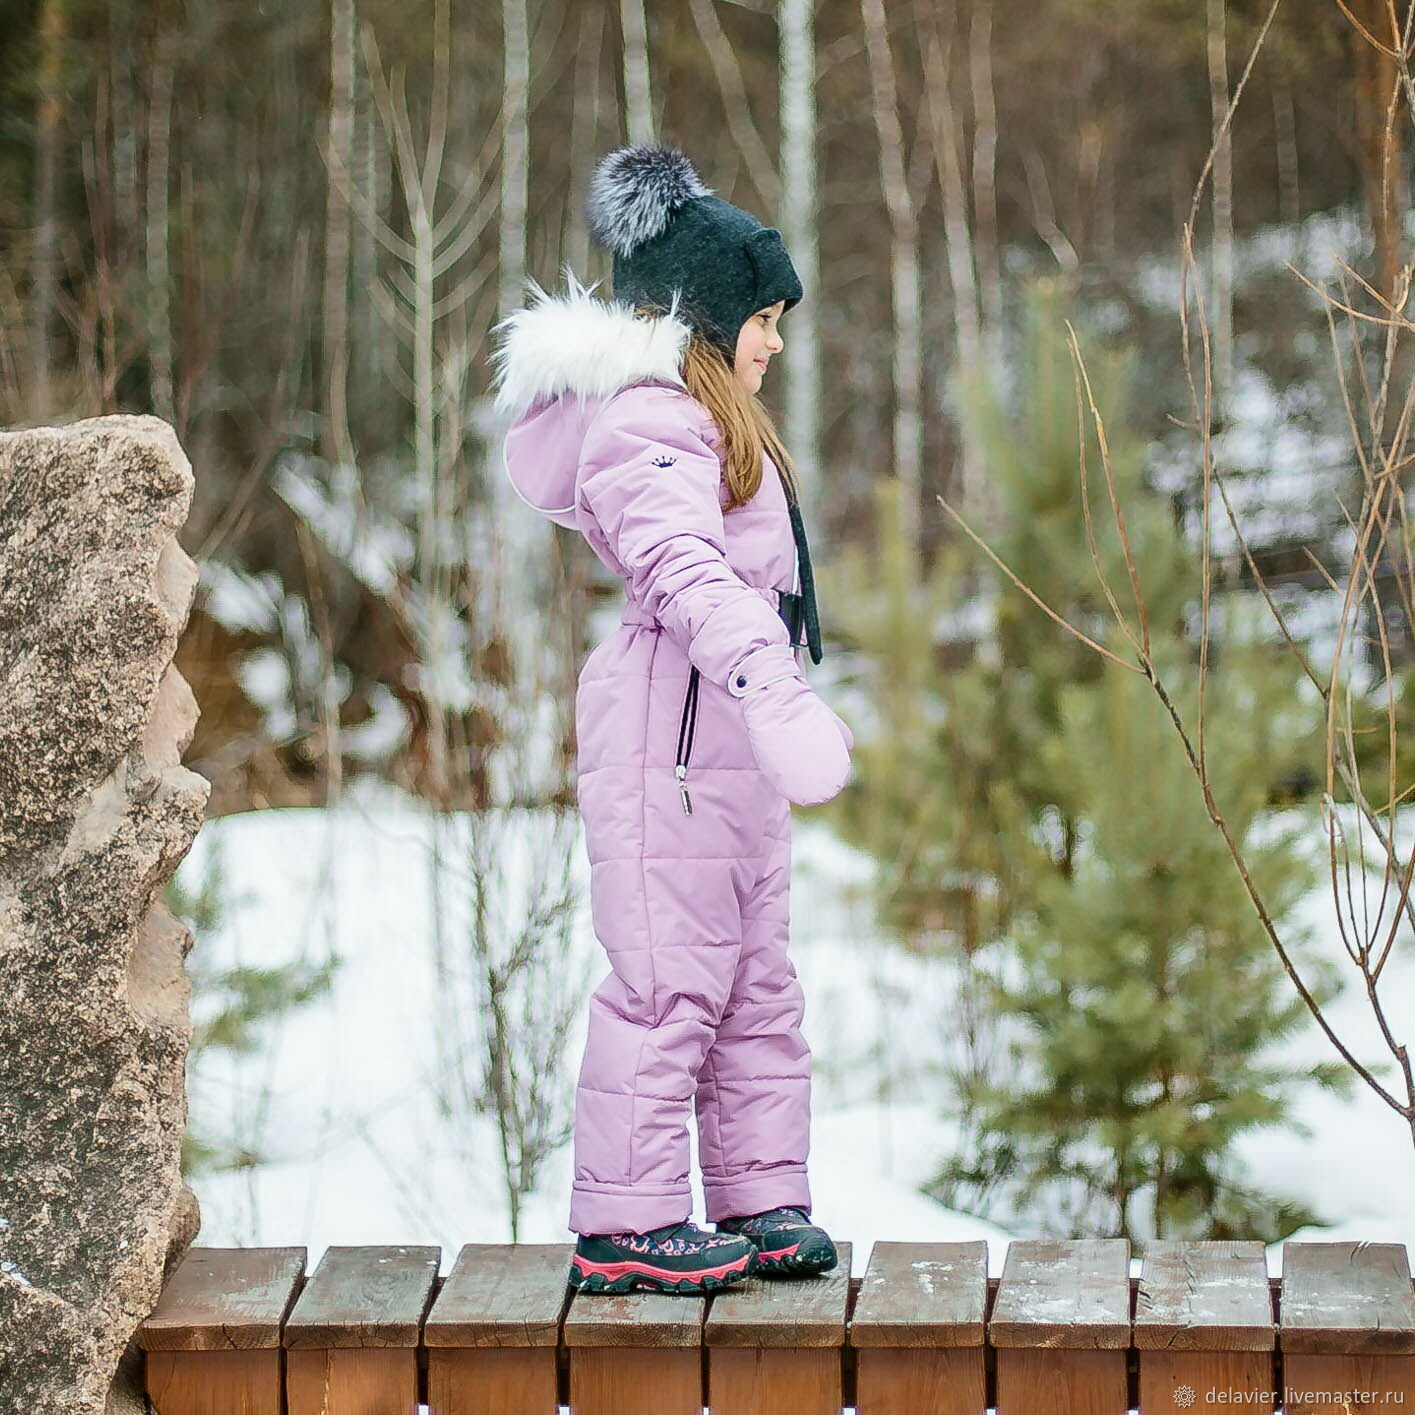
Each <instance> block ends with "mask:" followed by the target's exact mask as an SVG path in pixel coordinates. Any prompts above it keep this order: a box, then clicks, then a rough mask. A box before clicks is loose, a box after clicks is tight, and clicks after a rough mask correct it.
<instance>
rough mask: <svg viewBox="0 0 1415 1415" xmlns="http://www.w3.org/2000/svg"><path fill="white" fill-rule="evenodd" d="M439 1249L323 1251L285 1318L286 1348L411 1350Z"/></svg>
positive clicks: (399, 1247)
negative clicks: (317, 1263) (403, 1348)
mask: <svg viewBox="0 0 1415 1415" xmlns="http://www.w3.org/2000/svg"><path fill="white" fill-rule="evenodd" d="M441 1257H442V1249H441V1248H436V1247H417V1246H406V1245H401V1244H400V1245H395V1246H391V1247H377V1248H370V1247H341V1246H335V1247H330V1248H327V1249H325V1252H324V1256H323V1257H322V1258H321V1259H320V1260H319V1266H318V1267H317V1268H316V1269H315V1270H314V1275H313V1276H312V1277H311V1278H310V1280H309V1281H308V1282H307V1283H306V1284H305V1286H304V1290H303V1291H302V1292H301V1293H300V1296H299V1299H298V1300H297V1301H296V1303H295V1306H294V1309H293V1310H292V1311H291V1313H290V1315H289V1316H288V1317H287V1318H286V1319H285V1337H284V1345H285V1348H286V1349H287V1350H293V1349H296V1348H300V1349H306V1350H308V1349H314V1348H321V1349H323V1348H340V1347H380V1346H387V1347H402V1346H416V1345H417V1344H418V1334H419V1331H420V1329H421V1326H422V1319H423V1314H424V1313H425V1312H426V1310H427V1307H428V1302H429V1300H430V1299H431V1297H432V1289H433V1285H434V1283H435V1281H436V1279H437V1267H438V1263H439V1262H440V1260H441Z"/></svg>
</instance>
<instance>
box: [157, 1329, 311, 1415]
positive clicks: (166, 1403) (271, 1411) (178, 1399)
mask: <svg viewBox="0 0 1415 1415" xmlns="http://www.w3.org/2000/svg"><path fill="white" fill-rule="evenodd" d="M143 1364H144V1373H143V1378H144V1381H145V1383H146V1386H147V1398H148V1400H149V1401H151V1403H152V1408H153V1409H154V1410H155V1411H156V1412H157V1415H285V1412H284V1408H283V1405H282V1403H281V1396H280V1349H279V1347H275V1346H272V1347H269V1348H266V1349H261V1350H255V1351H206V1350H203V1351H164V1350H161V1349H158V1350H155V1351H148V1352H146V1353H145V1354H144V1357H143Z"/></svg>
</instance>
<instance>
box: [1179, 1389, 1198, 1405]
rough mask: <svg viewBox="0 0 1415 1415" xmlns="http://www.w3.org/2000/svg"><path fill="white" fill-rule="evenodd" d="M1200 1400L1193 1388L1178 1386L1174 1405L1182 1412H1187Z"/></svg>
mask: <svg viewBox="0 0 1415 1415" xmlns="http://www.w3.org/2000/svg"><path fill="white" fill-rule="evenodd" d="M1198 1398H1199V1397H1198V1396H1197V1395H1196V1394H1195V1393H1194V1387H1193V1386H1176V1387H1175V1388H1174V1403H1175V1404H1176V1405H1177V1406H1178V1407H1179V1408H1180V1409H1181V1410H1187V1409H1188V1408H1189V1407H1190V1406H1191V1405H1193V1403H1194V1402H1195V1401H1196V1400H1197V1399H1198Z"/></svg>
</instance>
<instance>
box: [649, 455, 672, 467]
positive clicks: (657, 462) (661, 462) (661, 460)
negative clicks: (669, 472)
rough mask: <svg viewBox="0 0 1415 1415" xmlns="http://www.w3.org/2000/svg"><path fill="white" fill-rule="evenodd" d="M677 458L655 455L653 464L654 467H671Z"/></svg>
mask: <svg viewBox="0 0 1415 1415" xmlns="http://www.w3.org/2000/svg"><path fill="white" fill-rule="evenodd" d="M677 460H678V459H677V458H676V457H655V458H654V459H653V464H654V466H655V467H671V466H672V465H673V464H674V463H675V462H676V461H677Z"/></svg>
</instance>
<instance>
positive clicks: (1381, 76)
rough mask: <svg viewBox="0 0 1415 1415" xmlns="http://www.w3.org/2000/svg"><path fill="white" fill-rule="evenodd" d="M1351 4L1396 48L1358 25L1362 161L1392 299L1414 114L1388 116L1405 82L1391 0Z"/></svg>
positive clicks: (1354, 39)
mask: <svg viewBox="0 0 1415 1415" xmlns="http://www.w3.org/2000/svg"><path fill="white" fill-rule="evenodd" d="M1350 8H1351V12H1352V14H1354V15H1355V17H1356V19H1357V21H1358V22H1359V23H1360V25H1361V26H1362V27H1363V28H1364V29H1365V31H1366V33H1367V34H1369V35H1371V37H1372V39H1374V40H1375V41H1377V43H1379V44H1382V45H1385V46H1388V47H1389V49H1390V51H1391V52H1390V53H1383V52H1382V51H1381V50H1379V49H1377V48H1376V45H1375V44H1373V43H1372V42H1371V40H1369V39H1366V38H1365V37H1364V36H1363V35H1362V34H1361V33H1360V32H1359V31H1356V30H1355V29H1354V27H1353V29H1352V33H1351V43H1352V44H1353V45H1355V61H1356V64H1355V67H1356V73H1355V79H1356V82H1355V90H1356V150H1357V160H1358V161H1359V163H1360V165H1361V184H1362V187H1363V189H1364V191H1365V199H1366V211H1367V213H1368V214H1369V216H1370V220H1371V231H1372V234H1373V235H1374V237H1375V245H1376V283H1377V285H1378V288H1379V289H1380V291H1381V293H1382V294H1383V295H1384V296H1385V297H1386V298H1387V299H1391V298H1392V295H1393V292H1394V290H1395V282H1396V273H1397V271H1398V270H1399V266H1400V258H1399V253H1398V248H1399V244H1400V220H1401V213H1402V212H1403V211H1404V210H1405V208H1406V207H1407V205H1408V204H1409V200H1410V198H1409V189H1408V183H1407V181H1406V178H1405V142H1404V135H1405V125H1406V123H1408V122H1409V121H1410V118H1411V116H1412V115H1411V114H1409V113H1405V112H1402V111H1401V110H1400V108H1397V109H1396V112H1395V116H1394V121H1389V115H1390V109H1391V103H1392V100H1393V98H1394V96H1395V91H1396V88H1397V86H1398V85H1399V83H1400V82H1401V79H1400V74H1399V71H1398V69H1397V65H1396V61H1395V58H1394V54H1395V53H1396V52H1397V51H1398V50H1399V48H1400V46H1401V42H1402V41H1401V36H1400V35H1399V33H1398V32H1397V29H1396V16H1395V13H1394V11H1393V10H1389V9H1387V0H1353V3H1352V4H1351V6H1350Z"/></svg>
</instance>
